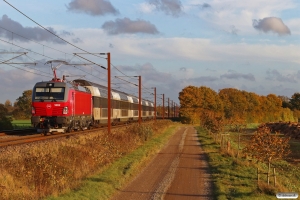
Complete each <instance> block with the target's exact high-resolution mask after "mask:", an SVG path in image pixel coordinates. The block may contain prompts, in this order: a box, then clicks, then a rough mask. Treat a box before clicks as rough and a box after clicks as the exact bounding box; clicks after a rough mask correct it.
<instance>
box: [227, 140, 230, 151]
mask: <svg viewBox="0 0 300 200" xmlns="http://www.w3.org/2000/svg"><path fill="white" fill-rule="evenodd" d="M229 150H230V140H228V141H227V153H229Z"/></svg>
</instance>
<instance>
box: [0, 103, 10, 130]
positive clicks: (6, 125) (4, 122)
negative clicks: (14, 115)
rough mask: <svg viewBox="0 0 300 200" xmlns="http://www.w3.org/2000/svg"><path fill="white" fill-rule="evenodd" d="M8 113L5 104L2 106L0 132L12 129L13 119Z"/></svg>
mask: <svg viewBox="0 0 300 200" xmlns="http://www.w3.org/2000/svg"><path fill="white" fill-rule="evenodd" d="M7 114H8V111H7V109H6V108H5V106H4V105H3V104H0V130H5V129H12V128H13V127H12V124H11V121H12V119H11V118H10V117H8V116H7Z"/></svg>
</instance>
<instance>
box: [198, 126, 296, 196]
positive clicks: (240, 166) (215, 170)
mask: <svg viewBox="0 0 300 200" xmlns="http://www.w3.org/2000/svg"><path fill="white" fill-rule="evenodd" d="M197 130H198V133H199V140H200V142H201V144H202V146H203V149H204V150H205V151H206V153H207V154H208V156H209V164H210V167H211V172H212V177H213V179H214V184H215V188H216V190H215V191H214V192H215V195H216V197H217V199H276V197H275V194H276V193H277V192H298V193H299V192H300V186H299V181H300V176H299V172H300V168H299V166H295V165H291V164H289V163H288V162H286V161H278V162H276V163H274V165H273V167H275V168H276V172H277V184H276V186H275V187H274V186H273V185H267V184H266V175H260V176H261V178H260V180H261V181H260V182H259V185H258V184H257V168H259V170H260V171H264V172H266V170H267V166H266V165H265V164H262V163H257V162H256V161H255V160H250V159H247V158H245V157H243V156H242V155H241V156H240V158H239V159H236V153H237V151H236V150H237V149H236V150H235V149H234V148H235V147H237V140H238V139H237V138H238V137H237V136H236V135H237V133H230V136H231V137H230V138H231V147H232V149H230V150H229V151H228V152H227V149H226V148H224V149H221V148H220V145H219V143H218V142H215V140H214V139H213V137H212V136H211V135H208V134H207V132H206V131H205V130H204V129H202V128H199V127H197ZM235 134H236V135H235ZM244 142H245V141H243V143H244ZM271 181H273V178H272V177H271ZM271 184H273V182H271Z"/></svg>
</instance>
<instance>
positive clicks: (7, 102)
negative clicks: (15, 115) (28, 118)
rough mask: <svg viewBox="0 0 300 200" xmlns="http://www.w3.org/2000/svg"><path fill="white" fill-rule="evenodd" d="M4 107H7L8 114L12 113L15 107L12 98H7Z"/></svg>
mask: <svg viewBox="0 0 300 200" xmlns="http://www.w3.org/2000/svg"><path fill="white" fill-rule="evenodd" d="M4 107H5V108H6V109H7V112H8V114H11V113H12V111H13V110H14V107H13V105H12V103H11V101H10V100H6V101H5V103H4Z"/></svg>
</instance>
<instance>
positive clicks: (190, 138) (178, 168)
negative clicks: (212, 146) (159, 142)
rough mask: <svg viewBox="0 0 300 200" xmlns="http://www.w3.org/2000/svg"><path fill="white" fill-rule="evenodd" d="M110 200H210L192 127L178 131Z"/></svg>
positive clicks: (204, 166)
mask: <svg viewBox="0 0 300 200" xmlns="http://www.w3.org/2000/svg"><path fill="white" fill-rule="evenodd" d="M112 199H113V200H127V199H128V200H133V199H134V200H135V199H141V200H142V199H154V200H158V199H172V200H174V199H180V200H182V199H213V196H212V181H211V175H210V173H209V167H208V163H207V158H206V156H205V154H204V152H203V150H202V148H201V145H200V144H199V141H198V138H197V133H196V130H195V129H194V128H193V127H181V128H180V129H178V130H177V132H176V133H175V134H174V136H173V137H172V138H171V139H170V140H169V142H168V143H167V145H166V146H165V147H164V148H163V149H162V150H161V151H160V152H159V153H158V154H157V155H156V156H155V157H154V158H153V160H152V161H151V162H150V163H149V165H147V166H146V167H145V169H144V170H143V171H142V172H141V173H140V174H139V175H138V176H137V177H136V178H135V179H134V180H133V181H132V182H131V183H129V184H128V185H127V186H126V187H124V188H122V189H121V190H120V191H119V192H118V194H116V195H115V196H114V197H113V198H112Z"/></svg>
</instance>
